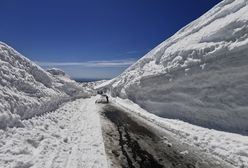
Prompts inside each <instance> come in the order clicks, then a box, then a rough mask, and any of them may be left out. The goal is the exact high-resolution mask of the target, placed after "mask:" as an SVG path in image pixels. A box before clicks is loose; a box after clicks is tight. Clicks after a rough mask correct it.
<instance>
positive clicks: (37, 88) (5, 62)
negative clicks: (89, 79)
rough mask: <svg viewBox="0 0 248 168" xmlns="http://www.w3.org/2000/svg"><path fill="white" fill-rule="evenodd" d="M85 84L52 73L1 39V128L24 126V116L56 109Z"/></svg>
mask: <svg viewBox="0 0 248 168" xmlns="http://www.w3.org/2000/svg"><path fill="white" fill-rule="evenodd" d="M78 95H80V96H84V95H85V94H84V92H83V91H82V87H80V86H79V85H78V84H76V82H73V81H71V80H70V79H68V78H67V77H66V76H61V75H59V76H58V75H57V76H56V75H52V74H50V73H48V72H46V71H44V70H43V69H42V68H40V67H39V66H37V65H36V64H34V63H33V62H31V61H30V60H28V59H27V58H25V57H24V56H22V55H21V54H20V53H18V52H17V51H15V50H14V49H13V48H11V47H9V46H8V45H6V44H4V43H2V42H0V128H1V129H2V128H6V127H13V126H22V122H21V120H22V119H27V118H30V117H32V116H34V115H39V114H42V113H44V112H47V111H50V110H54V109H55V108H57V106H58V105H59V104H61V103H62V102H64V101H66V100H69V99H70V98H71V97H74V96H78Z"/></svg>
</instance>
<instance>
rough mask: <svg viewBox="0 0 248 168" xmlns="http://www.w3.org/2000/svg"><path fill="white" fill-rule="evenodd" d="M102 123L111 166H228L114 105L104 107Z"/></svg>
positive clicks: (157, 167)
mask: <svg viewBox="0 0 248 168" xmlns="http://www.w3.org/2000/svg"><path fill="white" fill-rule="evenodd" d="M102 124H103V126H102V130H103V138H104V141H105V142H104V143H105V150H106V153H107V155H108V157H109V164H110V166H111V167H115V168H117V167H122V168H139V167H141V168H163V167H166V168H227V167H229V166H227V165H226V164H225V163H222V162H221V161H219V160H217V159H214V158H213V157H211V156H207V155H206V154H202V153H200V152H199V151H197V150H195V149H192V147H190V146H188V145H186V144H181V143H180V142H179V141H178V140H175V139H173V137H170V135H168V134H166V133H164V132H163V131H161V130H158V129H156V128H155V127H151V125H148V124H146V123H145V122H142V121H137V118H135V117H133V116H132V115H131V114H130V113H128V112H127V111H124V110H123V109H121V108H118V107H116V106H114V105H106V106H104V107H103V111H102Z"/></svg>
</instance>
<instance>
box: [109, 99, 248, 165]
mask: <svg viewBox="0 0 248 168" xmlns="http://www.w3.org/2000/svg"><path fill="white" fill-rule="evenodd" d="M112 101H113V102H115V103H116V104H118V105H119V106H121V107H123V108H125V109H127V110H129V111H130V112H132V113H134V114H137V115H138V116H140V117H142V118H144V119H145V120H147V121H149V122H151V123H154V124H156V125H158V126H159V127H161V129H163V130H168V133H170V134H172V136H173V137H174V138H177V139H179V140H180V141H181V142H182V143H187V144H189V145H192V146H195V147H197V148H198V149H200V150H201V151H202V152H204V153H208V154H210V155H212V156H216V157H219V158H220V159H222V160H224V161H226V162H228V163H230V164H231V165H233V166H234V167H237V168H247V167H248V137H247V136H243V135H239V134H234V133H228V132H222V131H216V130H211V129H207V128H203V127H199V126H195V125H192V124H189V123H186V122H183V121H180V120H175V119H165V118H161V117H158V116H156V115H154V114H151V113H149V112H147V111H146V110H144V109H142V108H141V107H140V106H139V105H137V104H135V103H133V102H132V101H130V100H128V99H120V98H116V99H114V100H113V99H112ZM182 153H184V154H187V151H182Z"/></svg>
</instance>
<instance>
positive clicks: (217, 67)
mask: <svg viewBox="0 0 248 168" xmlns="http://www.w3.org/2000/svg"><path fill="white" fill-rule="evenodd" d="M247 3H248V1H247V0H224V1H222V2H221V3H219V4H218V5H216V6H215V7H213V8H212V9H211V10H210V11H208V12H207V13H206V14H204V15H203V16H201V17H200V18H199V19H197V20H195V21H193V22H192V23H190V24H189V25H187V26H185V27H184V28H182V29H181V30H180V31H178V32H177V33H176V34H175V35H174V36H172V37H171V38H169V39H167V40H166V41H164V42H163V43H161V44H160V45H158V46H157V47H156V48H154V49H153V50H151V51H150V52H149V53H147V54H146V55H145V56H144V57H143V58H141V59H140V60H138V61H137V62H136V63H135V64H134V65H132V66H130V67H129V68H128V69H127V70H126V71H125V72H124V73H122V74H121V75H120V76H118V77H116V78H115V79H113V80H112V81H111V82H108V83H105V84H102V85H101V86H99V87H98V88H104V87H105V88H108V89H110V91H111V94H112V95H113V96H120V97H122V98H129V99H131V100H132V101H134V102H135V103H137V104H139V105H140V106H141V107H143V108H145V109H146V110H148V111H150V112H152V113H155V114H157V115H158V116H161V117H167V118H176V119H181V120H184V121H187V122H190V123H193V124H197V125H201V126H204V127H208V128H215V129H220V130H225V131H230V132H238V133H242V134H248V122H247V121H248V84H247V81H248V5H247Z"/></svg>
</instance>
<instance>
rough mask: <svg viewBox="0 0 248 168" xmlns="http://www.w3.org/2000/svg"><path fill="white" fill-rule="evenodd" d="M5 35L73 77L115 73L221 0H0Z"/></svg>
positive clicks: (0, 34) (41, 61) (28, 54)
mask: <svg viewBox="0 0 248 168" xmlns="http://www.w3.org/2000/svg"><path fill="white" fill-rule="evenodd" d="M0 2H1V10H0V40H1V41H3V42H5V43H7V44H9V45H11V46H12V47H14V48H15V49H16V50H18V51H19V52H21V53H22V54H23V55H25V56H26V57H28V58H29V59H31V60H32V61H35V62H37V63H38V64H40V65H41V66H42V67H58V68H61V69H63V70H64V71H65V72H67V73H68V74H69V75H70V76H72V77H73V78H112V77H114V76H116V75H118V74H120V73H121V72H122V71H123V70H124V69H126V68H127V67H128V66H129V65H130V64H132V63H133V62H135V60H137V59H139V58H141V57H142V56H143V55H144V54H145V53H147V52H148V51H149V50H151V49H152V48H154V47H155V46H156V45H158V44H159V43H161V42H162V41H164V40H165V39H167V38H168V37H170V36H171V35H173V34H174V33H175V32H176V31H178V30H179V29H180V28H182V27H183V26H185V25H186V24H188V23H190V22H191V21H193V20H195V19H196V18H198V17H199V16H201V15H202V14H204V13H205V12H206V11H208V10H209V9H210V8H211V7H213V6H214V5H215V4H217V3H218V2H220V0H187V1H185V0H180V1H179V0H177V1H175V0H67V1H65V0H39V1H38V0H37V1H35V0H0Z"/></svg>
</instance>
